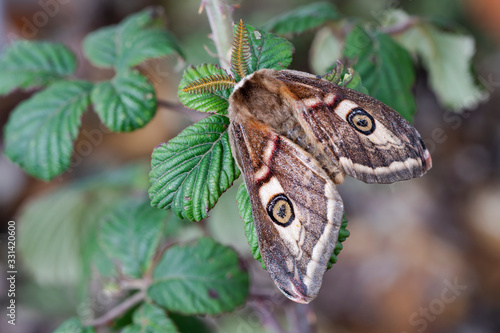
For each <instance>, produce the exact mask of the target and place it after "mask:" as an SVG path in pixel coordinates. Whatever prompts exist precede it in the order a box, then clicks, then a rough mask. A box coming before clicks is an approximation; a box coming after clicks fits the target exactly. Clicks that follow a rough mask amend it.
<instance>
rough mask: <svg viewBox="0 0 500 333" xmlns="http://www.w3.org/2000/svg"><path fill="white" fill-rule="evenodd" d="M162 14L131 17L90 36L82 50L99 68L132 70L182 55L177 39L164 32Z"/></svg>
mask: <svg viewBox="0 0 500 333" xmlns="http://www.w3.org/2000/svg"><path fill="white" fill-rule="evenodd" d="M164 25H165V18H164V14H163V11H162V10H161V9H160V8H158V7H155V8H147V9H145V10H143V11H141V12H139V13H137V14H134V15H131V16H129V17H128V18H126V19H125V20H124V21H122V22H121V23H120V24H119V25H116V26H110V27H105V28H102V29H99V30H97V31H95V32H93V33H91V34H89V35H88V36H87V37H86V38H85V40H84V42H83V50H84V53H85V55H86V56H87V57H88V58H89V60H90V61H91V62H92V63H93V64H94V65H96V66H100V67H115V68H116V70H118V71H124V70H129V69H130V68H131V67H133V66H136V65H139V64H140V63H142V62H144V61H145V60H148V59H153V58H160V57H165V56H168V55H170V54H174V53H177V54H179V55H180V56H182V51H181V49H180V47H179V45H178V43H177V41H176V40H175V38H174V37H173V36H172V35H171V34H170V33H169V32H168V31H166V29H165V28H164Z"/></svg>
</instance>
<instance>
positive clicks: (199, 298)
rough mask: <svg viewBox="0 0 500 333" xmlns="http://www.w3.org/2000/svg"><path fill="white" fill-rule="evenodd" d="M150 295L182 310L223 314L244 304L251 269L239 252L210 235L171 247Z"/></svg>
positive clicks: (154, 299)
mask: <svg viewBox="0 0 500 333" xmlns="http://www.w3.org/2000/svg"><path fill="white" fill-rule="evenodd" d="M148 296H149V297H150V298H151V299H152V300H153V301H154V302H156V303H157V304H158V305H160V306H162V307H165V308H166V309H167V310H169V311H175V312H179V313H181V314H210V315H215V314H220V313H222V312H228V311H232V310H234V309H235V308H236V307H237V306H239V305H242V304H243V303H244V302H245V300H246V298H247V296H248V273H247V272H246V271H245V270H243V269H242V267H241V265H240V263H239V260H238V255H237V254H236V252H235V251H234V250H232V249H231V248H229V247H226V246H223V245H220V244H217V243H216V242H215V241H214V240H212V239H210V238H201V239H200V240H199V241H198V242H197V243H196V244H194V245H190V246H174V247H172V248H170V249H168V250H167V251H166V252H165V253H164V255H163V257H162V258H161V259H160V261H159V263H158V265H157V266H156V269H155V270H154V272H153V283H152V285H151V286H150V287H149V289H148Z"/></svg>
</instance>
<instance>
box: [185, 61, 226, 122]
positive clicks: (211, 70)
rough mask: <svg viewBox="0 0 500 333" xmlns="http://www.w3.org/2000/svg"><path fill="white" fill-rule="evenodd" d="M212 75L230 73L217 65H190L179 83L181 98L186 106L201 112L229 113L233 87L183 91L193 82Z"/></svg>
mask: <svg viewBox="0 0 500 333" xmlns="http://www.w3.org/2000/svg"><path fill="white" fill-rule="evenodd" d="M212 75H228V74H227V72H226V71H225V70H224V69H222V68H220V67H219V66H217V65H213V64H203V65H200V66H197V67H193V66H189V67H188V68H187V69H186V70H185V71H184V74H183V75H182V80H181V83H180V84H179V99H180V101H181V103H182V104H184V105H185V106H186V107H188V108H190V109H194V110H198V111H200V112H209V113H218V114H227V108H228V107H229V95H231V92H232V91H233V89H224V90H218V91H214V92H211V93H197V94H193V93H189V92H185V91H182V89H184V88H186V87H188V86H189V85H190V84H191V83H192V82H194V81H196V80H200V79H202V78H206V77H208V76H212Z"/></svg>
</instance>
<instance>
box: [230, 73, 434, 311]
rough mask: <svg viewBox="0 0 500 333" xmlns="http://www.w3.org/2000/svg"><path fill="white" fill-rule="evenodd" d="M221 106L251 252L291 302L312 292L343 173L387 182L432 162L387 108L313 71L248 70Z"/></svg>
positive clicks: (337, 220) (332, 238)
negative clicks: (247, 209)
mask: <svg viewBox="0 0 500 333" xmlns="http://www.w3.org/2000/svg"><path fill="white" fill-rule="evenodd" d="M228 112H229V118H230V119H231V124H230V127H229V136H230V142H231V148H232V151H233V155H234V158H235V160H236V162H237V164H238V166H239V168H240V170H242V172H243V174H244V181H245V184H246V187H247V190H248V193H249V195H250V201H251V205H252V214H253V220H254V223H255V228H256V231H257V235H258V241H259V249H260V253H261V255H262V258H263V261H264V263H265V265H266V268H267V271H268V272H269V274H270V276H271V278H272V280H273V281H274V282H275V284H276V286H277V287H278V288H279V289H280V290H281V291H282V292H283V294H285V295H286V296H287V297H288V298H289V299H291V300H293V301H295V302H299V303H309V302H310V301H311V300H313V299H314V298H315V297H316V296H317V294H318V292H319V289H320V287H321V283H322V279H323V275H324V273H325V271H326V269H327V266H328V261H329V259H330V257H331V255H332V253H333V251H334V248H335V244H336V242H337V238H338V234H339V228H340V225H341V221H342V215H343V211H344V208H343V203H342V198H341V197H340V195H339V193H338V192H337V189H336V185H338V184H340V183H342V181H343V179H344V177H345V176H346V175H349V176H351V177H354V178H357V179H359V180H362V181H363V182H366V183H386V184H388V183H393V182H397V181H402V180H407V179H411V178H415V177H420V176H422V175H423V174H424V173H425V172H426V171H427V170H429V169H430V168H431V166H432V161H431V156H430V154H429V151H428V150H427V149H426V147H425V145H424V143H423V141H422V139H421V136H420V134H419V133H418V132H417V130H416V129H415V128H414V127H413V126H412V125H410V124H409V123H408V122H407V121H406V120H405V119H404V118H403V117H401V116H400V115H399V114H398V113H397V112H396V111H394V110H393V109H391V108H390V107H388V106H387V105H385V104H383V103H382V102H380V101H378V100H376V99H374V98H372V97H370V96H367V95H364V94H362V93H359V92H357V91H354V90H351V89H348V88H345V87H342V86H338V85H336V84H334V83H332V82H330V81H327V80H325V79H322V78H321V77H317V76H315V75H312V74H308V73H303V72H299V71H293V70H272V69H261V70H259V71H257V72H254V73H252V74H250V75H248V76H246V77H244V78H243V79H242V80H241V81H240V82H239V83H238V84H237V85H236V86H235V88H234V91H233V92H232V94H231V96H230V98H229V110H228Z"/></svg>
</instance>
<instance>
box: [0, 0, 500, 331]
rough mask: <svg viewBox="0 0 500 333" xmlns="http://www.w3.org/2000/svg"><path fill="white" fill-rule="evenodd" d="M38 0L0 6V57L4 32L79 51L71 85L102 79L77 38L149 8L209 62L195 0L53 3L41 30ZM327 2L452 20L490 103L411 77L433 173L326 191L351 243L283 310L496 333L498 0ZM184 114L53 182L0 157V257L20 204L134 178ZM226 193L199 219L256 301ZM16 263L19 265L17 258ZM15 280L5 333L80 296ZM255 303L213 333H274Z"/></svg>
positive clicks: (172, 74)
mask: <svg viewBox="0 0 500 333" xmlns="http://www.w3.org/2000/svg"><path fill="white" fill-rule="evenodd" d="M48 2H50V1H39V0H0V45H1V46H0V51H1V49H2V48H3V47H4V46H5V45H8V43H9V42H10V41H11V40H12V38H13V36H26V37H28V38H29V39H46V40H51V41H60V42H63V43H64V44H66V45H68V46H69V47H70V48H71V49H72V50H73V51H75V52H77V54H79V70H78V71H79V73H78V75H79V76H80V77H82V78H85V79H88V80H92V81H98V80H100V79H103V78H109V77H111V76H112V75H113V73H112V72H106V71H103V70H102V69H96V68H93V67H91V65H90V64H89V63H87V62H85V60H84V59H83V57H82V56H81V53H82V51H81V48H80V43H81V41H82V39H83V38H84V37H85V35H86V34H88V33H89V32H90V31H92V30H95V29H97V28H99V27H102V26H105V25H109V24H116V23H118V22H119V21H121V20H122V19H123V18H124V17H125V16H127V15H129V14H131V13H134V12H136V11H139V10H141V9H143V8H144V7H146V6H149V5H161V6H163V7H164V8H165V12H166V15H167V19H168V28H169V29H170V31H171V32H172V33H173V34H174V35H175V36H176V37H177V38H178V40H179V42H180V44H181V46H182V47H183V49H184V51H185V54H186V55H187V59H186V62H187V63H188V64H195V65H196V64H200V63H203V62H215V59H214V58H213V57H212V56H211V55H210V53H209V52H207V51H206V49H205V48H204V46H206V48H208V49H209V50H211V51H212V52H214V47H213V44H212V43H211V40H210V39H209V33H210V27H209V25H208V21H207V18H206V15H205V14H204V13H203V14H201V15H198V8H199V6H200V1H194V0H189V1H154V0H151V1H149V0H129V1H118V0H93V1H77V0H59V1H56V0H54V1H52V3H57V4H58V7H57V11H55V10H54V11H53V13H52V14H53V15H49V18H48V19H47V21H46V22H42V21H40V22H39V23H40V24H38V25H34V24H33V22H37V21H36V15H37V13H39V12H40V11H46V12H47V10H46V9H45V7H44V5H43V4H45V3H48ZM306 3H309V1H306V0H294V1H285V0H280V1H272V2H269V1H264V0H253V1H248V0H244V1H241V2H240V3H239V7H238V8H236V9H235V11H234V13H233V17H234V19H235V20H237V19H240V18H243V20H244V21H245V22H246V23H249V24H252V25H255V26H259V25H261V24H264V23H266V22H267V21H268V20H269V19H270V18H272V17H274V16H276V15H279V14H281V13H283V12H285V11H288V10H291V9H293V8H296V7H297V6H300V5H303V4H306ZM333 3H334V4H335V5H336V6H337V7H338V8H339V11H340V12H341V13H343V14H344V15H346V16H358V17H362V18H364V19H366V20H370V19H373V17H374V15H376V13H378V12H380V11H381V10H384V9H387V8H402V9H404V10H406V11H407V12H408V13H410V14H412V15H423V16H429V17H433V18H439V19H443V20H450V21H451V22H455V23H456V24H457V25H458V26H460V27H462V28H463V29H464V31H467V32H468V33H470V34H472V35H473V36H474V38H475V39H476V48H477V52H476V55H475V57H474V67H475V68H474V69H475V70H476V71H477V74H478V77H479V78H480V81H481V83H482V84H483V85H484V86H485V89H486V90H487V91H488V92H489V93H490V99H489V100H488V101H487V102H484V103H482V104H480V105H479V106H478V107H477V108H475V109H469V110H464V111H463V113H458V114H452V113H450V111H447V110H445V109H443V108H442V107H441V106H440V105H439V103H438V102H437V100H436V97H435V96H434V94H433V93H432V92H431V91H430V90H429V88H428V84H427V74H426V73H425V72H424V71H422V70H419V71H418V77H417V82H416V86H415V95H416V99H417V108H418V111H417V114H416V117H415V122H414V124H415V127H416V128H417V129H418V130H419V132H420V133H421V134H422V137H423V138H424V139H425V141H426V143H427V142H431V145H429V149H430V150H431V154H432V158H433V168H432V170H431V171H430V172H429V173H428V174H427V175H426V176H425V177H423V178H420V179H415V180H412V181H409V182H402V183H398V184H394V185H380V186H379V185H366V184H363V183H361V182H359V181H356V180H353V179H347V180H346V181H345V183H344V184H343V185H342V186H339V191H340V193H341V195H342V197H343V199H344V204H345V210H346V215H347V217H348V219H349V224H348V229H349V231H350V232H351V236H350V237H349V238H348V239H347V241H346V242H345V243H344V250H343V251H342V252H341V254H340V256H339V261H338V263H337V264H335V265H334V267H333V268H332V269H331V270H330V271H329V272H327V273H326V275H325V279H324V283H323V287H322V290H321V292H320V294H319V296H318V298H317V300H315V301H314V302H312V304H311V305H310V306H308V307H305V308H304V307H300V306H297V307H296V308H294V309H293V311H296V312H298V313H299V315H303V316H309V318H310V319H311V320H312V321H314V322H315V323H316V324H315V326H316V329H317V331H318V332H341V333H344V332H346V333H347V332H349V333H351V332H352V333H355V332H370V333H371V332H373V333H375V332H394V333H400V332H459V333H469V332H478V333H483V332H484V333H489V332H500V112H499V108H500V52H499V48H498V45H499V43H500V2H499V1H498V0H464V1H458V0H442V1H434V0H419V1H411V0H407V1H404V0H402V1H394V0H372V1H367V0H338V1H333ZM47 8H48V7H47ZM33 19H35V21H33ZM42 23H43V24H42ZM312 38H313V33H310V34H309V33H306V34H304V35H302V36H300V37H297V38H294V39H292V40H291V41H292V42H293V43H294V45H295V47H296V49H297V50H296V53H295V56H294V62H293V63H292V65H291V66H290V67H291V68H293V69H298V70H304V71H310V68H309V65H308V64H309V63H308V50H309V48H310V44H311V41H312ZM174 67H175V66H173V64H172V62H171V61H169V60H166V61H158V62H155V63H152V64H151V65H150V66H149V67H148V68H149V70H147V71H146V73H147V75H148V76H149V77H150V78H151V79H152V80H153V82H155V86H156V90H157V94H158V98H159V99H161V100H165V101H170V102H172V103H178V98H177V85H178V83H179V80H180V77H181V75H182V71H176V70H175V69H174ZM1 79H2V78H0V80H1ZM28 96H29V93H25V92H16V93H13V94H11V95H9V96H6V97H0V132H1V131H2V128H3V126H4V125H5V123H6V121H7V119H8V116H9V113H10V111H11V110H12V109H13V108H14V107H15V106H16V105H17V104H18V103H19V102H20V101H22V100H23V99H25V98H27V97H28ZM196 117H199V116H197V115H195V114H191V113H182V112H178V111H176V110H170V109H167V108H160V109H159V111H158V112H157V115H156V117H155V119H154V120H153V121H152V122H151V123H150V124H148V125H147V126H146V127H144V128H143V129H141V130H138V131H135V132H133V133H129V134H105V135H104V139H103V140H102V143H101V142H100V143H99V144H98V145H95V146H93V148H92V150H91V152H90V153H89V154H87V156H85V157H84V158H81V159H75V160H74V163H73V165H72V168H71V172H68V173H66V174H64V175H63V176H62V177H59V178H57V179H56V180H53V181H52V182H43V181H39V180H36V179H34V178H32V177H29V176H27V175H26V174H25V173H24V172H23V171H22V170H21V169H19V168H18V167H17V166H15V165H13V164H12V163H11V162H10V161H9V160H8V159H7V158H6V157H4V156H3V155H0V232H1V233H2V243H3V244H2V251H4V250H5V242H4V240H5V233H6V230H7V221H9V220H16V219H17V217H18V216H19V215H20V214H21V212H22V211H23V207H25V206H24V205H25V204H26V203H27V202H29V200H32V199H33V198H40V197H43V196H44V195H47V194H48V193H51V192H52V191H55V190H57V188H60V187H61V186H64V185H66V184H68V183H71V182H74V181H77V180H78V179H81V178H82V177H84V176H88V175H94V174H99V173H100V172H103V171H106V170H107V171H113V170H114V169H115V168H119V167H120V166H123V165H127V164H130V163H134V164H138V165H143V166H144V167H143V168H142V170H144V175H143V177H145V179H146V182H147V172H148V164H149V159H150V155H151V152H152V150H153V148H154V147H155V146H156V145H158V144H159V143H161V142H164V141H167V140H168V139H169V138H172V137H174V136H175V135H177V134H178V133H179V132H180V131H181V130H182V129H184V128H185V127H186V126H188V125H189V124H191V123H192V122H193V121H194V120H196ZM198 119H199V118H198ZM98 127H99V122H98V119H97V117H96V116H95V115H93V114H92V113H87V114H86V115H85V116H84V128H85V129H87V130H89V131H90V130H91V129H93V128H98ZM2 138H3V135H2ZM81 139H84V138H80V140H81ZM0 140H2V139H0ZM1 145H2V143H1V141H0V146H1ZM77 145H78V142H77ZM146 186H147V185H146ZM236 189H237V186H234V187H233V188H232V189H231V190H229V191H227V192H226V193H225V194H224V195H223V196H222V198H221V201H220V202H219V204H218V205H217V206H216V207H215V209H214V210H213V211H212V212H211V217H210V219H209V220H208V221H205V222H203V223H206V228H207V229H208V230H209V232H210V233H211V234H212V235H213V236H214V237H215V238H216V239H218V240H219V241H220V242H222V243H224V244H229V245H231V246H233V247H234V248H236V249H237V250H238V251H239V252H240V253H241V254H242V256H244V257H246V258H249V260H248V262H249V265H250V270H251V274H252V275H251V278H252V291H253V292H254V293H255V294H259V293H262V292H267V291H271V290H274V289H273V288H274V287H273V285H272V283H271V281H270V279H269V277H268V275H267V273H266V272H264V271H262V270H261V269H260V268H259V264H258V263H256V262H253V260H251V256H250V252H249V250H248V245H247V243H246V239H245V238H244V234H243V226H242V223H241V220H240V218H239V215H238V212H237V209H236V205H235V199H234V196H235V193H236ZM88 209H92V207H88ZM21 223H22V221H21ZM5 260H6V256H4V255H2V256H0V267H2V270H1V271H0V291H1V293H0V304H2V308H3V305H4V304H6V303H5V302H6V292H4V291H5V290H6V289H7V288H6V287H7V284H6V282H5V281H6V278H5V274H6V273H5V272H6V269H5ZM18 260H19V261H20V263H19V264H20V265H23V258H22V257H21V258H19V259H18ZM48 260H50V259H48ZM21 267H22V266H21ZM19 271H20V273H19V275H18V282H17V283H18V285H17V289H18V298H17V299H18V325H17V326H16V327H15V328H14V330H13V327H11V326H10V325H7V324H6V319H5V318H4V315H3V314H2V317H1V319H0V331H1V332H51V331H52V330H53V329H54V328H55V327H57V325H58V324H59V323H60V322H61V321H62V320H64V319H66V318H67V317H69V316H72V315H74V314H75V313H76V312H77V310H76V309H77V308H78V304H79V303H78V299H79V298H78V295H77V292H75V291H74V289H75V288H74V286H71V283H68V284H67V285H60V284H54V283H52V284H51V283H50V281H44V283H41V281H39V280H36V279H34V277H33V275H32V274H30V269H29V268H26V269H24V270H23V269H22V268H20V269H19ZM277 297H278V296H277ZM256 303H258V302H254V304H253V305H252V304H249V305H248V306H247V307H246V308H244V309H241V310H240V311H238V312H237V313H236V314H230V315H226V316H222V317H220V318H217V319H216V320H209V321H210V325H212V327H213V331H214V332H273V331H272V330H270V329H269V328H265V327H262V326H261V324H260V321H259V319H262V318H264V317H265V316H264V312H265V313H270V314H271V315H274V313H276V317H281V316H284V317H283V318H285V317H286V314H283V313H282V312H281V307H282V306H283V304H285V303H286V301H282V300H278V301H276V305H275V306H271V307H267V308H265V311H264V310H262V308H259V306H258V304H257V305H256ZM259 309H260V310H259ZM2 313H3V311H2Z"/></svg>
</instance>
